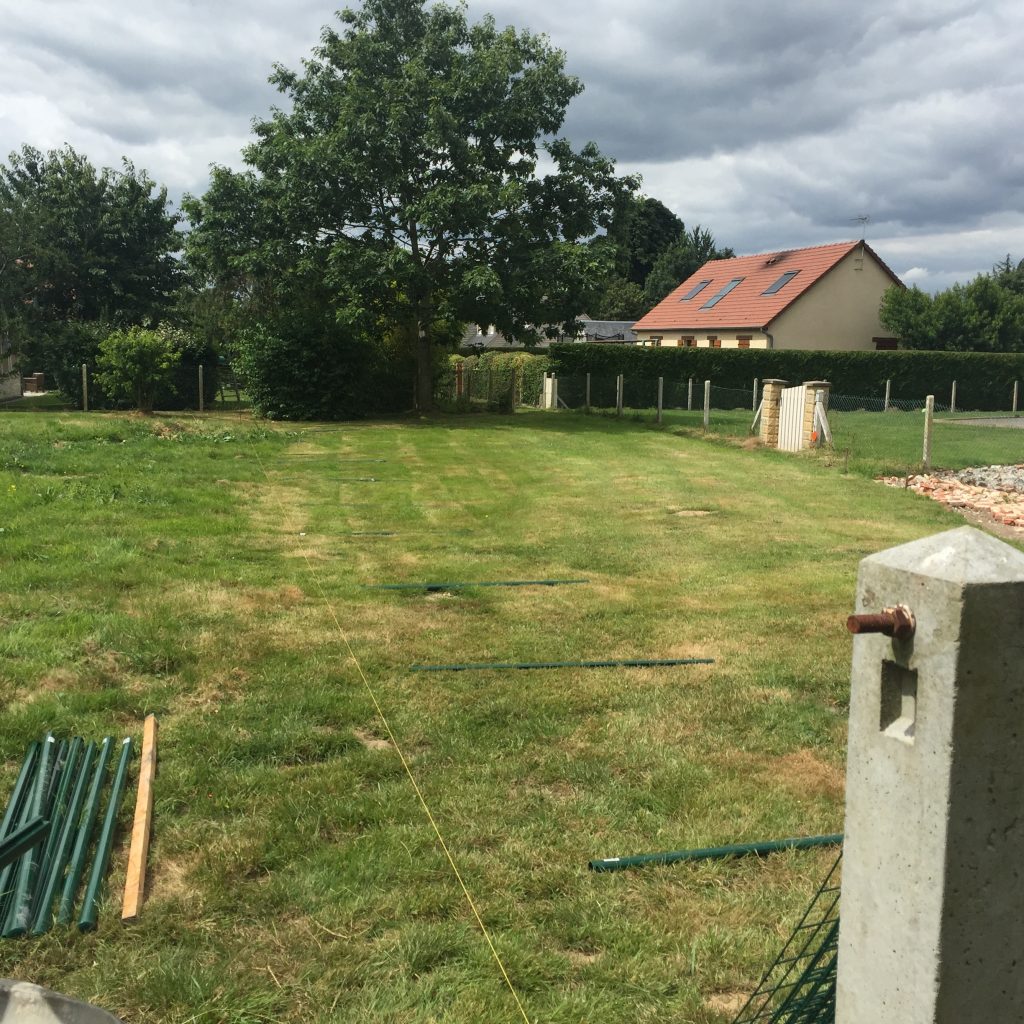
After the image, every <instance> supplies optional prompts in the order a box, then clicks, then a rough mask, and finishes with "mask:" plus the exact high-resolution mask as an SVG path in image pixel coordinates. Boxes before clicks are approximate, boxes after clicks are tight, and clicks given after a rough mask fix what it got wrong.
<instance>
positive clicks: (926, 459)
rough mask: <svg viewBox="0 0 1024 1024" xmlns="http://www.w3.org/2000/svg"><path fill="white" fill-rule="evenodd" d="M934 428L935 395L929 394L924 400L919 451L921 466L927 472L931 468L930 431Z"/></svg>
mask: <svg viewBox="0 0 1024 1024" xmlns="http://www.w3.org/2000/svg"><path fill="white" fill-rule="evenodd" d="M934 428H935V396H934V395H929V396H928V397H927V398H926V399H925V401H924V447H923V450H922V452H921V466H922V467H923V469H924V471H925V472H926V473H927V472H928V470H930V469H931V468H932V431H933V430H934Z"/></svg>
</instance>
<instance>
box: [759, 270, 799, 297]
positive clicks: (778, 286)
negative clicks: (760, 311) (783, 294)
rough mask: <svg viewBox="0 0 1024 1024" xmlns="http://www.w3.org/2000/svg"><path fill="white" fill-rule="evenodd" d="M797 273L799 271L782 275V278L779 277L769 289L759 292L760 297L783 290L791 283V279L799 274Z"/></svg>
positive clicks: (788, 271)
mask: <svg viewBox="0 0 1024 1024" xmlns="http://www.w3.org/2000/svg"><path fill="white" fill-rule="evenodd" d="M799 273H800V271H799V270H787V271H786V272H785V273H784V274H783V275H782V277H780V278H779V279H778V280H777V281H776V282H775V283H774V284H772V285H771V286H770V287H768V288H765V290H764V291H763V292H761V294H762V295H774V294H775V293H776V292H778V291H781V290H782V289H783V288H785V287H786V285H787V284H789V282H790V281H792V280H793V278H794V277H796V275H797V274H799Z"/></svg>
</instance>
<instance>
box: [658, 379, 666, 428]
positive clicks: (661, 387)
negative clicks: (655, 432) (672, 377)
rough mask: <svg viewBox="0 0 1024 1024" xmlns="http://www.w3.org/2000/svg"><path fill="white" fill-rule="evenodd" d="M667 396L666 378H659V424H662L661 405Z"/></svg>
mask: <svg viewBox="0 0 1024 1024" xmlns="http://www.w3.org/2000/svg"><path fill="white" fill-rule="evenodd" d="M664 397H665V378H664V377H659V378H658V424H659V426H660V425H661V407H662V401H663V399H664Z"/></svg>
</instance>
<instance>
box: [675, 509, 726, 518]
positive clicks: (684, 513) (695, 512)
mask: <svg viewBox="0 0 1024 1024" xmlns="http://www.w3.org/2000/svg"><path fill="white" fill-rule="evenodd" d="M669 511H670V512H671V514H672V515H674V516H679V517H680V518H681V519H702V518H703V517H704V516H713V515H714V514H715V513H714V512H712V511H710V510H709V509H706V508H681V509H670V510H669Z"/></svg>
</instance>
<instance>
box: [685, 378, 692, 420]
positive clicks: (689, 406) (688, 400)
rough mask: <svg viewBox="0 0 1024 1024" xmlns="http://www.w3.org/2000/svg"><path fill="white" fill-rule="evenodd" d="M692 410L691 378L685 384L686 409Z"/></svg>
mask: <svg viewBox="0 0 1024 1024" xmlns="http://www.w3.org/2000/svg"><path fill="white" fill-rule="evenodd" d="M692 410H693V378H692V377H691V378H690V379H689V382H688V383H687V385H686V411H687V412H691V411H692Z"/></svg>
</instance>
